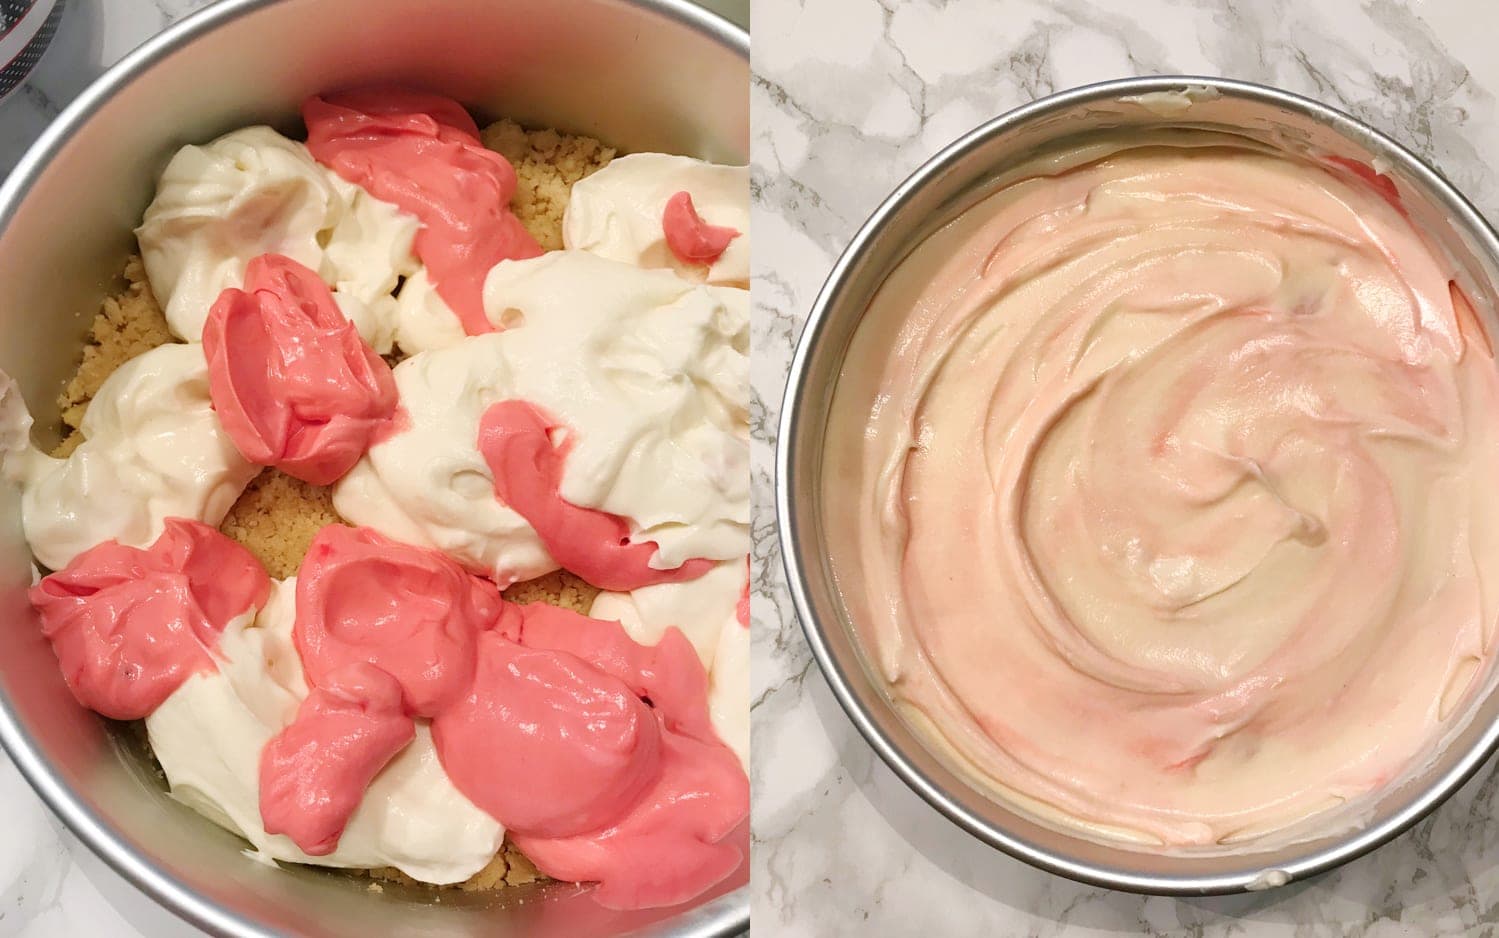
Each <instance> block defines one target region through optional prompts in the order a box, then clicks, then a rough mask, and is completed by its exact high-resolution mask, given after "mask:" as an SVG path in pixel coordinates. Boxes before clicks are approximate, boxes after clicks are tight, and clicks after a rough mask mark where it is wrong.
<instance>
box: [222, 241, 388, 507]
mask: <svg viewBox="0 0 1499 938" xmlns="http://www.w3.org/2000/svg"><path fill="white" fill-rule="evenodd" d="M203 354H204V355H205V356H207V358H208V388H209V394H210V396H211V398H212V400H213V406H214V410H215V411H216V412H217V413H218V415H219V420H220V422H221V423H222V424H223V425H224V430H225V432H227V433H228V434H229V438H230V439H231V440H233V441H234V445H235V447H236V448H237V449H239V451H240V452H241V453H242V454H244V457H245V458H246V459H248V460H250V461H251V462H253V463H258V464H260V465H263V466H275V467H276V468H278V469H280V470H281V471H283V472H285V473H287V474H288V475H292V476H296V477H297V478H299V479H302V480H305V481H307V482H311V483H312V484H314V485H329V484H331V483H333V482H335V481H337V480H338V479H339V478H340V477H341V476H343V474H344V473H346V472H348V471H349V469H351V468H353V466H354V463H356V462H358V460H359V457H360V456H361V455H362V454H363V453H364V451H365V450H366V449H368V448H369V446H370V444H371V443H372V442H375V441H376V440H378V439H379V438H380V436H381V435H383V434H384V433H387V432H389V431H390V430H391V428H392V424H393V421H394V420H395V415H396V405H397V395H396V384H395V379H394V378H393V377H392V376H391V373H390V366H388V365H387V364H386V363H385V361H384V360H383V359H381V358H380V356H379V355H376V354H375V351H374V349H372V348H370V347H369V346H368V345H366V344H365V342H364V340H363V339H361V338H360V337H359V333H358V332H357V331H356V330H355V329H354V324H353V323H351V322H349V321H348V320H347V319H345V318H344V316H343V314H342V313H341V312H339V309H338V305H337V304H336V303H335V302H334V301H333V294H332V293H331V292H329V290H328V287H327V285H326V284H324V283H323V281H322V280H321V279H320V278H319V277H318V275H317V274H315V273H313V272H312V271H311V270H308V269H307V268H306V267H304V266H302V265H301V264H299V263H297V262H296V261H294V260H292V259H291V258H289V257H283V256H281V255H279V254H263V255H261V256H260V257H257V258H255V259H254V260H252V261H250V264H249V267H248V268H247V269H246V271H245V288H244V289H243V290H238V289H235V288H232V287H231V288H229V289H227V290H225V291H224V292H223V293H221V294H219V298H218V300H217V301H216V302H215V303H214V304H213V308H212V309H211V310H210V311H209V314H208V322H207V324H206V325H205V326H204V328H203Z"/></svg>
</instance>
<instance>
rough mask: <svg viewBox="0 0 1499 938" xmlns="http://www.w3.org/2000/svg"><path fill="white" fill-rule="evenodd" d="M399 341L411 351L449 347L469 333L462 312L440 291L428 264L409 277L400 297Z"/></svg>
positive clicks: (397, 310)
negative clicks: (428, 272) (460, 314)
mask: <svg viewBox="0 0 1499 938" xmlns="http://www.w3.org/2000/svg"><path fill="white" fill-rule="evenodd" d="M394 328H395V336H396V344H397V345H399V346H400V347H401V351H403V352H405V353H406V354H408V355H415V354H416V353H417V352H428V351H433V350H435V349H443V348H449V347H450V346H454V345H457V344H458V343H459V342H462V341H463V339H464V336H466V335H467V333H466V332H464V331H463V323H462V322H460V321H459V319H458V314H457V313H455V312H453V307H451V306H449V305H448V302H447V300H444V299H443V298H442V296H441V294H439V293H438V292H437V287H436V286H434V285H433V283H432V281H431V280H430V279H428V277H427V270H426V268H425V267H424V268H422V269H421V270H418V271H417V272H416V273H415V274H413V275H411V276H410V277H408V278H406V282H405V283H404V284H403V285H402V286H401V293H400V295H399V296H398V297H396V306H395V315H394Z"/></svg>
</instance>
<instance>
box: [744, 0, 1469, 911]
mask: <svg viewBox="0 0 1499 938" xmlns="http://www.w3.org/2000/svg"><path fill="white" fill-rule="evenodd" d="M1496 34H1499V5H1496V4H1494V3H1492V2H1490V0H1426V2H1419V0H1417V2H1411V0H1364V2H1357V0H1320V2H1316V3H1307V2H1301V0H1133V2H1131V0H1032V2H1023V0H903V2H897V0H879V2H877V0H755V6H754V48H755V52H754V63H755V72H756V77H755V81H754V88H753V92H752V93H753V95H754V98H753V112H752V113H753V114H754V122H755V127H754V140H753V147H754V158H755V166H754V175H753V187H754V194H755V214H754V218H753V225H754V229H755V269H756V274H755V278H756V279H755V284H754V287H755V301H756V313H755V315H756V321H755V332H754V356H755V357H754V363H753V381H754V389H755V395H756V402H755V406H754V412H753V413H754V417H755V420H756V427H755V432H756V438H757V440H758V441H759V444H760V445H759V446H758V447H757V448H756V451H755V454H754V473H755V480H754V481H755V500H756V505H757V512H758V514H757V522H756V525H755V561H756V570H757V571H758V572H757V580H756V583H755V596H754V605H753V608H754V626H755V647H754V695H755V696H754V708H755V709H754V769H753V782H754V786H755V809H754V850H755V856H754V890H755V903H754V923H755V931H756V932H757V933H759V934H768V935H776V936H801V935H808V936H810V935H819V936H821V935H841V934H862V935H880V936H884V935H916V934H926V935H944V936H945V935H998V934H1006V935H1009V934H1016V935H1020V934H1024V935H1033V936H1043V935H1057V934H1067V935H1090V934H1097V935H1101V934H1110V933H1124V932H1129V933H1140V932H1147V933H1151V934H1172V933H1185V934H1191V935H1196V936H1216V935H1250V936H1256V938H1257V936H1265V935H1303V934H1347V935H1380V936H1383V935H1430V934H1450V935H1492V934H1495V933H1496V929H1499V824H1496V821H1499V771H1496V768H1495V766H1494V765H1493V764H1490V765H1489V766H1487V767H1486V768H1485V769H1484V770H1483V771H1482V772H1481V773H1480V774H1479V776H1478V777H1477V778H1476V779H1474V781H1473V782H1472V783H1470V784H1469V785H1468V786H1467V787H1466V788H1464V789H1463V790H1462V791H1461V792H1460V793H1459V794H1458V795H1457V796H1456V797H1454V798H1453V799H1452V800H1451V801H1449V802H1448V803H1447V804H1446V805H1444V806H1443V807H1442V808H1441V809H1440V810H1439V811H1437V812H1436V814H1435V815H1434V816H1432V817H1430V818H1428V819H1427V820H1425V821H1423V822H1422V823H1421V824H1419V825H1418V826H1417V827H1416V828H1415V829H1414V830H1413V831H1411V832H1410V833H1408V834H1406V835H1405V836H1403V837H1401V838H1400V839H1399V840H1397V841H1396V842H1394V843H1392V844H1390V845H1388V846H1386V847H1384V848H1383V849H1381V850H1379V851H1376V852H1375V853H1374V854H1372V855H1370V856H1368V857H1366V858H1364V859H1362V860H1358V861H1356V862H1354V863H1352V864H1350V865H1349V866H1347V867H1345V868H1343V869H1341V870H1339V871H1337V872H1334V873H1332V874H1329V875H1326V876H1324V877H1321V878H1318V879H1315V880H1313V881H1309V882H1305V883H1298V884H1294V885H1292V886H1289V887H1286V888H1284V889H1281V890H1276V891H1272V892H1267V893H1262V894H1259V895H1253V896H1240V897H1230V898H1212V899H1191V900H1177V899H1169V898H1161V897H1141V896H1133V895H1127V894H1123V893H1116V892H1110V891H1107V890H1102V889H1096V888H1092V887H1087V886H1082V885H1078V884H1075V883H1072V882H1070V881H1067V880H1064V879H1060V878H1057V877H1054V876H1051V875H1048V874H1045V873H1041V872H1038V871H1036V870H1033V869H1031V868H1030V867H1028V866H1025V865H1023V864H1021V863H1020V862H1018V861H1015V860H1011V859H1010V858H1008V857H1006V856H1004V855H1002V854H1000V853H998V852H996V851H994V850H991V849H990V848H988V847H985V846H983V845H981V844H980V843H979V842H977V841H976V840H974V839H972V838H971V837H969V836H967V835H966V834H964V833H963V832H961V831H960V830H959V829H958V828H957V827H955V826H954V825H952V824H951V823H949V822H948V821H947V820H946V819H945V818H943V817H942V816H941V815H939V814H938V813H937V812H936V811H934V810H933V809H931V808H929V807H928V806H927V805H926V804H925V802H923V801H921V800H920V799H919V798H918V797H917V796H916V795H915V794H913V793H912V792H911V791H910V790H909V789H907V788H906V786H905V785H904V784H903V783H902V782H900V781H899V780H898V779H897V778H896V777H895V776H894V775H893V774H892V773H891V772H890V771H889V770H888V769H887V768H885V766H884V764H883V763H882V762H881V761H880V760H879V759H877V758H876V757H875V756H874V754H873V752H872V751H871V750H870V748H869V746H868V745H866V744H865V743H864V741H863V739H862V738H861V737H860V736H859V735H858V734H857V733H856V732H855V731H854V729H853V727H852V725H851V724H850V723H849V722H848V720H847V719H846V718H845V717H844V715H843V713H842V711H841V710H840V709H839V708H838V705H837V704H836V702H834V700H833V698H832V696H831V694H830V692H829V691H828V688H827V685H826V683H825V681H824V680H823V678H822V676H821V673H820V672H819V671H818V669H817V667H816V665H815V664H814V663H813V662H812V661H811V658H810V656H809V653H808V650H807V646H806V643H805V641H804V640H803V638H802V634H801V629H800V626H799V625H798V624H797V622H796V619H795V616H794V614H793V612H792V609H791V602H790V598H789V596H788V594H787V590H786V586H785V581H784V577H783V574H782V572H781V558H780V553H779V548H778V545H777V544H776V533H775V527H774V520H773V518H772V508H771V506H772V476H773V450H772V445H773V443H774V436H775V424H774V421H775V415H776V413H777V411H778V408H779V405H780V401H781V392H782V384H783V382H784V381H785V375H786V368H787V365H788V363H789V361H790V358H791V354H792V349H793V347H794V345H795V343H796V339H797V336H798V335H799V333H800V331H801V323H802V319H803V316H804V315H805V311H806V309H807V307H808V306H810V304H811V303H812V300H813V298H814V296H815V295H816V293H817V290H818V288H819V287H820V286H821V284H822V280H823V278H824V276H825V275H826V274H827V271H828V270H829V268H830V267H831V266H832V264H833V261H834V259H835V258H836V257H837V255H838V253H839V252H840V251H841V250H842V248H843V246H844V244H845V243H846V242H847V240H848V239H849V237H850V236H851V235H852V234H853V232H854V231H855V229H856V228H857V227H858V226H859V224H860V223H861V222H862V221H863V220H864V218H865V217H866V216H867V215H868V213H869V212H870V211H871V210H873V209H874V207H875V206H876V205H877V204H878V203H879V202H880V200H882V199H883V198H884V197H885V195H886V194H887V193H888V192H889V191H890V190H891V189H892V188H893V187H894V186H895V184H896V183H897V182H898V181H899V180H901V179H902V178H904V177H905V176H906V175H907V174H908V173H910V172H911V171H912V170H914V169H915V168H916V167H917V166H918V165H919V164H920V163H921V162H922V161H924V160H925V159H927V158H928V157H929V156H931V155H932V154H933V153H935V152H936V151H937V150H938V149H940V148H941V147H942V146H943V145H945V144H946V143H948V142H950V141H951V140H952V139H953V138H955V137H957V136H958V135H959V134H961V133H962V132H964V131H966V130H968V129H970V128H971V127H973V126H974V125H976V124H978V123H980V122H982V121H983V120H985V119H987V118H989V117H992V116H994V115H997V114H999V113H1001V112H1003V111H1005V110H1008V109H1009V108H1012V107H1014V106H1016V105H1019V104H1022V103H1025V102H1027V101H1029V100H1031V99H1033V98H1036V97H1038V96H1041V95H1045V94H1049V93H1051V92H1054V91H1058V90H1062V89H1065V88H1069V87H1073V86H1076V85H1081V84H1085V83H1088V82H1092V81H1098V80H1102V79H1106V78H1116V77H1121V76H1128V75H1143V74H1151V73H1173V72H1174V73H1182V72H1189V73H1199V74H1211V75H1227V76H1233V77H1237V78H1244V79H1249V80H1253V81H1259V82H1266V83H1270V84H1275V85H1279V86H1281V87H1284V88H1288V89H1290V90H1292V91H1296V92H1300V93H1303V94H1307V95H1310V96H1312V97H1315V98H1319V99H1321V100H1323V101H1326V102H1328V103H1330V104H1333V105H1335V106H1337V107H1340V108H1342V109H1344V110H1347V111H1349V112H1351V113H1353V114H1355V115H1357V116H1358V117H1360V118H1363V119H1364V120H1366V121H1368V122H1369V123H1371V124H1373V125H1374V126H1376V127H1379V128H1381V129H1383V130H1385V131H1387V132H1388V133H1390V134H1392V135H1394V136H1395V137H1396V138H1397V139H1399V140H1401V141H1403V142H1404V143H1406V144H1407V145H1408V146H1410V147H1412V148H1413V149H1414V150H1415V151H1416V152H1417V153H1419V154H1420V155H1421V156H1423V157H1425V158H1427V159H1429V160H1430V161H1432V162H1434V163H1435V164H1436V165H1437V166H1438V167H1440V168H1441V169H1442V170H1443V171H1444V172H1445V173H1446V174H1447V176H1448V177H1449V178H1450V179H1451V180H1452V181H1453V182H1454V183H1456V184H1457V185H1458V187H1459V188H1461V189H1462V190H1463V191H1465V192H1466V193H1467V194H1468V195H1469V197H1470V198H1472V199H1473V200H1474V201H1475V202H1476V203H1477V204H1478V206H1479V208H1480V209H1482V210H1483V211H1484V212H1485V213H1486V214H1487V215H1488V217H1489V218H1490V219H1493V220H1495V221H1499V170H1496V168H1495V167H1494V165H1492V164H1490V163H1489V162H1487V160H1486V159H1485V158H1486V157H1489V158H1491V157H1492V155H1493V154H1495V153H1499V114H1496V111H1495V93H1496V92H1499V60H1496V58H1495V56H1494V55H1493V52H1492V43H1491V39H1492V37H1493V36H1494V35H1496Z"/></svg>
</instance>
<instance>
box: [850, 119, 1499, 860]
mask: <svg viewBox="0 0 1499 938" xmlns="http://www.w3.org/2000/svg"><path fill="white" fill-rule="evenodd" d="M1067 162H1068V161H1065V160H1063V161H1059V162H1057V163H1054V164H1050V166H1049V167H1048V168H1047V169H1046V171H1044V172H1041V173H1039V174H1037V175H1035V176H1032V177H1031V178H1025V179H1022V180H1020V181H1017V182H1014V183H1013V184H1011V185H1009V186H1007V187H1005V188H1004V189H1002V190H1001V191H1000V192H998V193H997V194H995V195H993V196H990V197H989V198H987V199H986V200H985V201H984V202H982V203H980V204H979V205H977V206H975V207H973V208H972V209H970V210H968V211H967V212H966V213H965V214H964V215H963V216H962V217H960V218H959V219H958V220H957V221H955V222H953V223H952V224H951V225H949V226H948V228H946V229H944V230H943V231H941V232H939V233H938V234H937V235H935V236H934V237H932V238H931V239H929V240H928V242H926V243H925V244H924V245H923V246H921V247H919V248H918V249H917V251H916V252H915V253H914V254H913V255H912V256H910V257H909V258H907V260H906V261H904V262H903V263H902V266H901V267H900V268H899V269H898V270H897V271H896V272H895V273H894V275H893V276H892V278H891V280H889V281H887V284H886V286H885V287H884V288H883V289H882V292H881V294H880V295H879V296H878V297H877V298H876V299H875V301H874V303H873V304H872V306H871V309H870V312H869V314H868V315H867V316H866V320H865V322H866V326H867V324H868V323H870V322H871V321H875V322H884V323H887V324H889V325H890V330H889V331H888V332H886V333H884V334H875V333H876V332H877V331H878V330H877V329H866V327H861V329H866V332H868V334H864V333H862V332H861V335H860V336H859V337H856V339H855V345H854V350H853V351H852V352H851V353H850V355H851V360H861V361H871V362H874V363H875V364H874V365H873V367H872V368H871V369H870V373H869V374H868V375H862V376H861V375H859V374H852V373H850V372H849V371H848V370H845V373H844V375H843V378H842V381H843V382H845V383H846V385H847V388H851V389H852V390H849V389H847V388H846V387H845V385H842V384H841V385H840V391H839V394H840V396H843V397H845V400H844V402H842V403H841V404H835V409H836V408H838V407H840V406H842V407H844V408H846V409H847V413H848V414H849V415H850V416H849V419H850V420H852V421H853V422H854V423H855V424H862V427H861V429H862V431H863V432H862V434H860V435H859V438H858V440H857V442H855V443H852V444H850V445H849V447H848V449H847V450H846V451H845V452H843V453H842V454H834V455H833V456H832V460H833V461H832V464H831V465H833V466H834V467H835V468H834V471H833V476H832V479H833V481H832V482H830V483H829V485H834V486H837V485H847V484H848V483H849V482H850V481H852V482H853V483H854V485H853V486H852V487H851V492H852V494H849V495H846V496H840V495H839V494H838V493H837V492H834V491H831V490H830V491H829V493H828V498H829V501H830V504H832V505H833V506H834V507H833V508H831V509H830V513H829V523H830V525H842V526H844V527H845V528H846V530H847V531H849V532H850V533H849V534H848V535H847V536H848V542H849V546H848V549H847V550H844V551H841V552H840V551H835V553H834V558H833V559H834V569H835V575H836V576H837V578H838V580H839V584H840V589H841V590H842V591H843V593H844V596H845V599H846V601H848V603H849V605H850V609H851V611H854V612H855V614H856V615H855V617H856V620H858V621H859V622H860V623H861V627H863V628H866V631H865V636H864V637H865V640H866V641H867V642H868V643H869V644H870V646H871V650H872V651H873V653H874V657H875V658H876V659H877V663H878V667H879V669H880V670H881V672H882V673H883V675H884V677H885V678H886V679H887V680H888V682H889V686H890V692H891V694H892V696H893V697H894V698H895V699H896V700H898V701H899V702H901V703H902V704H904V705H906V706H907V707H909V708H910V709H911V710H912V711H913V713H914V714H916V715H918V716H919V719H918V720H917V722H918V723H921V724H922V725H923V726H924V727H925V728H926V730H927V731H929V733H930V734H932V735H934V736H935V738H937V739H939V740H940V741H941V745H942V746H943V747H944V748H947V749H950V750H955V751H956V753H958V754H959V756H960V757H961V761H963V762H965V763H966V764H967V765H968V766H969V767H970V768H971V769H972V770H973V771H974V772H975V773H977V774H978V775H979V776H980V777H981V779H982V780H983V781H984V782H986V783H987V784H988V785H990V786H991V787H992V788H994V789H995V790H997V791H998V792H999V793H1001V794H1002V795H1003V796H1005V797H1007V798H1010V799H1011V800H1014V801H1018V802H1020V803H1021V804H1023V805H1024V806H1026V807H1029V808H1030V809H1032V810H1034V811H1035V812H1037V813H1039V814H1040V815H1041V816H1042V817H1044V818H1047V819H1050V820H1051V821H1053V822H1056V823H1062V824H1066V825H1070V826H1081V827H1083V828H1085V829H1086V830H1088V831H1090V832H1092V833H1093V834H1094V835H1096V836H1101V837H1105V838H1123V839H1126V840H1131V841H1137V842H1140V843H1143V844H1147V845H1167V846H1178V845H1214V844H1227V843H1234V842H1239V841H1242V840H1245V839H1249V838H1253V837H1257V836H1260V835H1265V834H1268V833H1270V832H1275V831H1282V830H1283V829H1285V828H1288V827H1292V826H1294V825H1296V824H1297V823H1298V822H1300V821H1303V820H1304V819H1306V818H1308V817H1310V816H1313V815H1318V814H1320V813H1321V812H1323V811H1325V810H1328V809H1331V808H1335V807H1337V806H1339V805H1342V804H1344V803H1346V802H1348V801H1350V800H1352V799H1355V798H1358V797H1359V796H1360V795H1363V794H1365V793H1368V792H1370V791H1373V790H1375V789H1379V788H1380V787H1381V786H1384V785H1386V784H1387V783H1390V782H1391V781H1392V780H1394V779H1396V778H1397V777H1398V776H1399V775H1400V774H1401V773H1402V772H1403V771H1405V770H1407V769H1408V768H1410V767H1412V766H1413V765H1416V764H1419V762H1420V761H1421V760H1422V759H1423V758H1426V757H1429V756H1430V754H1431V753H1432V752H1433V751H1434V747H1435V746H1436V745H1437V744H1438V743H1439V741H1440V739H1441V737H1442V735H1443V734H1444V732H1446V731H1447V729H1448V728H1449V724H1450V723H1451V722H1452V721H1451V720H1450V719H1449V718H1450V717H1451V715H1452V714H1453V713H1454V712H1455V711H1457V710H1459V709H1460V707H1461V705H1462V704H1463V703H1464V702H1465V701H1466V700H1467V699H1468V695H1469V693H1470V692H1471V691H1472V690H1473V689H1474V688H1476V687H1477V686H1478V685H1479V684H1480V683H1481V682H1482V678H1483V677H1484V676H1486V674H1487V672H1488V671H1489V668H1490V664H1491V660H1492V655H1493V632H1494V621H1495V614H1496V608H1495V603H1496V596H1499V593H1496V589H1499V491H1496V487H1495V486H1494V484H1493V480H1494V479H1495V478H1499V475H1496V473H1499V371H1496V368H1495V363H1494V361H1493V352H1492V349H1491V347H1490V345H1489V341H1488V338H1487V336H1486V335H1485V334H1484V332H1483V329H1482V327H1481V325H1480V323H1479V321H1478V318H1477V316H1476V315H1475V313H1474V310H1473V309H1472V308H1471V307H1470V306H1469V305H1468V302H1467V300H1466V299H1465V298H1464V297H1463V295H1462V293H1461V291H1459V290H1458V289H1457V288H1456V287H1455V285H1453V284H1452V283H1451V282H1450V277H1451V274H1452V271H1451V266H1450V264H1449V262H1447V261H1445V260H1443V259H1442V258H1440V257H1438V256H1437V255H1436V254H1435V253H1434V252H1433V249H1432V248H1431V247H1429V246H1428V244H1427V243H1426V242H1425V241H1424V240H1423V238H1422V237H1421V236H1420V235H1419V234H1418V233H1417V232H1416V231H1415V230H1414V229H1413V227H1412V225H1411V224H1410V222H1409V221H1408V220H1407V219H1406V217H1405V216H1404V213H1403V211H1402V210H1401V208H1400V207H1399V205H1398V202H1392V201H1391V200H1389V199H1388V194H1389V193H1388V192H1387V191H1383V190H1382V189H1379V188H1375V187H1373V186H1371V185H1369V184H1368V182H1367V181H1366V180H1363V179H1361V178H1359V177H1358V176H1356V175H1354V174H1352V173H1350V172H1348V171H1347V170H1346V169H1344V168H1343V167H1338V166H1327V167H1323V166H1319V165H1314V164H1311V163H1300V162H1292V161H1290V160H1288V159H1284V158H1281V157H1278V156H1274V155H1271V154H1268V153H1263V152H1259V151H1257V150H1253V149H1249V148H1247V147H1241V146H1229V145H1226V144H1223V143H1222V142H1221V141H1217V140H1212V141H1207V140H1204V141H1200V142H1199V141H1195V140H1194V141H1190V142H1189V141H1185V140H1181V139H1177V140H1174V141H1172V142H1170V143H1169V144H1168V143H1165V142H1161V143H1159V144H1157V145H1135V146H1131V147H1124V148H1116V149H1114V150H1113V151H1112V152H1107V151H1106V152H1100V153H1089V154H1084V155H1080V156H1075V157H1074V158H1072V159H1071V161H1070V165H1067ZM861 343H862V345H861ZM860 356H864V357H863V358H860ZM871 404H872V406H871ZM860 406H862V407H863V410H862V411H860V410H859V409H858V408H859V407H860ZM871 411H872V412H871ZM850 439H852V436H850Z"/></svg>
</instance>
